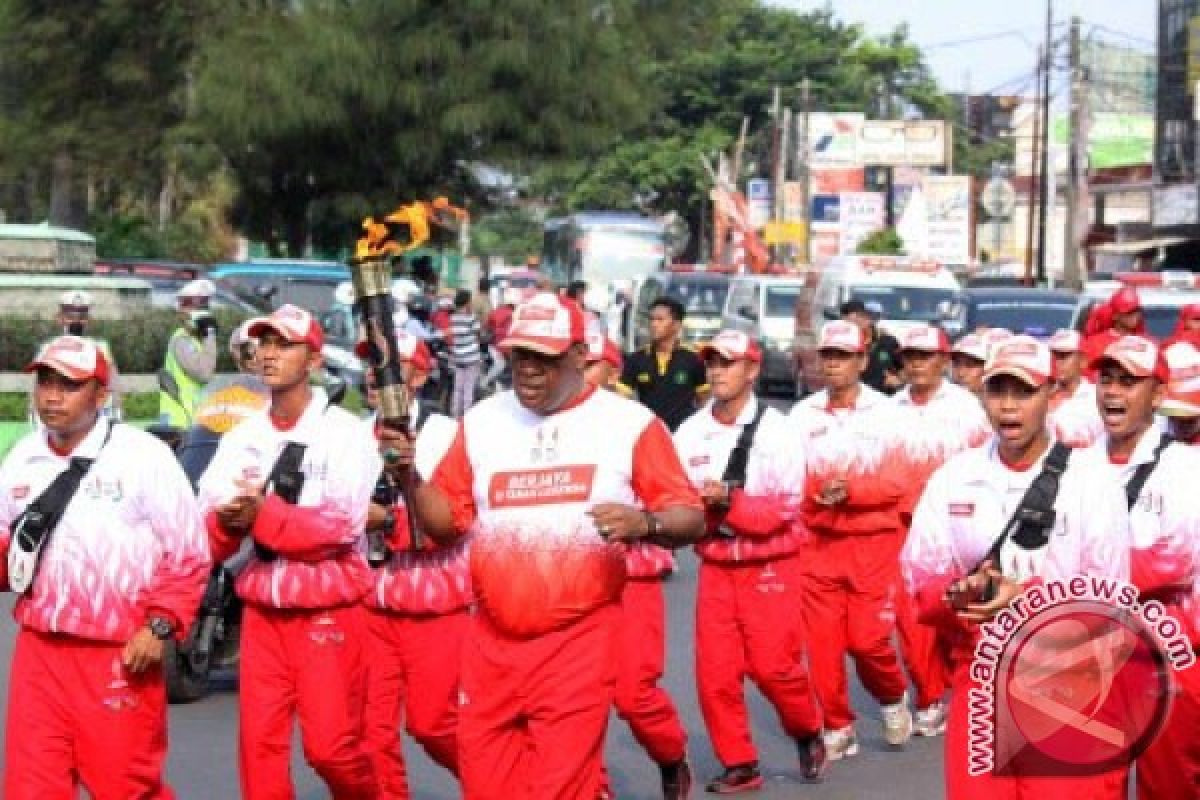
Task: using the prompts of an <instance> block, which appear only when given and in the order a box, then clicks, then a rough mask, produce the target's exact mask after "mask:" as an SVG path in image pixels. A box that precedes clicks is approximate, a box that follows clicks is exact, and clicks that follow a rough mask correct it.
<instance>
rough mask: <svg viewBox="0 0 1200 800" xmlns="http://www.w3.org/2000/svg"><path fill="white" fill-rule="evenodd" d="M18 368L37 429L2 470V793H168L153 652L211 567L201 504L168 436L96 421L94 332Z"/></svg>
mask: <svg viewBox="0 0 1200 800" xmlns="http://www.w3.org/2000/svg"><path fill="white" fill-rule="evenodd" d="M27 371H29V372H33V373H35V378H34V389H33V403H34V406H35V407H36V410H37V413H38V416H39V417H40V419H41V420H42V423H43V425H44V427H43V428H42V429H40V430H37V431H34V432H32V433H30V434H28V435H26V436H25V437H24V438H23V439H21V441H19V442H18V443H17V445H16V446H15V447H14V448H13V450H12V452H11V453H10V454H9V455H8V457H7V458H6V459H5V461H4V465H3V467H2V468H0V588H2V589H4V590H11V591H14V592H16V593H17V595H18V597H17V602H16V607H15V608H14V609H13V615H14V617H15V618H16V621H17V624H18V626H19V628H18V633H17V638H16V646H15V649H14V652H13V660H12V666H11V671H10V673H9V676H8V722H7V729H6V735H5V756H4V767H5V768H4V789H3V795H4V797H5V798H8V799H9V800H45V798H68V797H75V796H76V795H77V794H78V791H79V787H80V786H82V787H83V788H84V789H86V790H87V793H88V796H89V797H93V798H95V799H96V800H127V798H134V797H136V798H145V800H167V798H171V797H173V796H174V795H173V794H172V792H171V790H170V788H168V787H167V786H166V784H165V783H164V782H163V762H164V760H165V758H166V750H167V709H166V689H165V687H164V684H163V673H162V664H161V662H162V658H163V649H164V641H166V640H167V639H170V638H172V637H174V638H176V639H182V638H183V637H185V636H186V635H187V632H188V629H189V627H190V626H191V624H192V620H193V619H194V617H195V614H196V608H197V606H198V605H199V603H200V597H201V595H202V594H203V591H204V583H205V580H206V579H207V577H208V572H209V568H210V560H209V555H208V545H207V542H206V541H205V536H204V525H203V521H202V519H201V516H200V511H199V509H198V508H197V506H196V499H195V496H194V495H193V493H192V489H191V486H190V484H189V483H188V480H187V477H186V476H185V475H184V474H183V471H182V470H181V469H180V467H179V465H178V463H177V462H176V460H175V458H174V456H173V455H172V454H171V452H170V450H168V449H167V448H166V446H164V445H163V444H162V443H161V442H160V441H158V440H157V439H155V438H154V437H153V436H151V435H150V434H148V433H145V432H144V431H142V430H140V429H138V428H135V427H132V426H127V425H121V424H118V423H115V422H113V421H111V420H109V419H107V418H105V417H103V416H102V413H101V410H102V409H103V408H104V404H105V401H106V399H107V396H108V391H107V388H108V383H109V380H110V378H111V375H112V371H111V368H110V365H109V364H108V362H107V360H106V359H105V357H104V354H103V352H102V351H101V350H100V349H99V348H98V347H97V345H96V344H95V343H94V342H92V341H90V340H87V339H84V338H82V337H77V336H59V337H57V338H55V339H53V340H52V341H50V342H49V343H47V344H46V345H45V346H44V347H42V349H41V350H40V351H39V352H38V354H37V356H36V357H35V358H34V360H33V361H32V363H30V364H29V366H28V367H27ZM52 497H57V499H53V500H52V499H51V498H52Z"/></svg>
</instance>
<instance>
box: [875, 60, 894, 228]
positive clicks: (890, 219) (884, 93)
mask: <svg viewBox="0 0 1200 800" xmlns="http://www.w3.org/2000/svg"><path fill="white" fill-rule="evenodd" d="M891 88H892V87H891V82H890V81H888V80H887V79H886V78H880V79H879V118H880V119H891V118H892V98H891ZM883 176H884V185H883V214H884V224H885V225H886V226H887V227H889V228H894V227H896V209H895V208H893V207H892V195H893V194H895V191H896V168H895V167H892V166H890V165H889V166H885V167H884V168H883Z"/></svg>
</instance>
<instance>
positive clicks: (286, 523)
mask: <svg viewBox="0 0 1200 800" xmlns="http://www.w3.org/2000/svg"><path fill="white" fill-rule="evenodd" d="M287 442H298V443H301V444H305V445H307V449H306V450H305V453H304V461H303V464H302V470H303V472H304V487H303V489H302V491H301V493H300V502H299V503H297V504H296V505H294V506H293V505H289V504H288V503H285V502H284V501H283V500H281V499H280V498H279V497H277V496H275V495H268V496H267V498H266V500H265V501H264V502H263V504H262V507H261V509H260V510H259V513H258V518H257V519H256V520H255V522H254V527H253V529H252V531H251V535H252V536H253V537H254V539H255V540H256V541H257V542H259V543H261V544H263V545H265V546H267V547H268V548H270V549H271V550H273V551H274V552H275V553H276V554H277V557H276V558H275V559H274V560H272V561H262V560H261V559H259V558H258V556H257V555H255V556H253V557H251V559H250V561H249V563H248V564H247V565H246V568H245V569H244V570H243V571H242V573H241V574H240V575H239V576H238V580H237V590H238V594H239V596H240V597H241V598H242V599H243V600H244V601H246V602H247V603H252V604H254V605H257V606H260V607H265V608H279V609H310V610H311V609H322V608H337V607H340V606H348V605H352V604H354V603H357V602H358V601H360V600H361V599H362V598H363V596H364V595H365V594H366V593H367V591H368V589H369V588H370V586H371V581H372V578H371V574H370V573H371V571H370V568H369V567H368V566H367V560H366V557H365V555H364V550H365V538H364V534H363V530H364V526H365V525H366V519H367V506H368V504H369V503H370V500H371V494H372V492H373V491H374V489H375V482H376V479H377V478H378V477H379V471H380V470H381V469H382V467H383V461H382V459H381V458H380V457H379V453H378V452H377V450H376V447H375V446H374V443H373V442H372V440H371V439H370V438H369V437H367V436H364V435H363V428H362V420H360V419H358V418H356V417H354V416H353V415H351V414H350V413H349V412H347V411H345V410H344V409H342V408H340V407H338V406H335V405H331V404H330V403H329V399H328V398H327V397H326V395H325V393H324V392H322V391H321V390H320V389H313V397H312V400H311V401H310V402H309V404H308V408H306V409H305V410H304V413H303V414H301V415H300V418H299V419H298V420H296V424H295V425H294V426H293V427H292V428H291V429H290V430H279V429H277V428H276V427H275V424H274V423H273V422H272V421H271V418H270V416H269V412H263V413H261V414H256V415H254V416H252V417H250V418H249V419H247V420H246V421H245V422H243V423H242V424H241V425H239V426H238V427H236V428H234V429H233V430H232V431H230V432H229V433H228V434H226V435H225V436H224V437H223V438H222V439H221V444H220V446H219V447H218V448H217V453H216V455H215V456H214V457H213V461H212V464H211V465H209V468H208V470H207V471H206V472H205V473H204V476H203V477H202V478H201V480H200V487H199V489H200V507H201V509H202V510H203V511H204V513H205V515H206V518H205V522H206V523H207V526H208V532H209V537H210V541H211V542H212V545H213V556H214V558H217V559H219V560H223V559H225V558H228V557H229V556H230V555H232V554H233V553H234V552H236V550H237V549H238V547H239V546H240V543H241V538H240V537H237V536H232V535H230V534H229V533H228V532H227V531H224V530H222V529H221V527H220V525H219V523H218V522H217V519H216V513H215V509H216V507H217V506H219V505H221V504H223V503H227V502H229V501H230V500H232V499H233V498H234V497H235V496H236V495H237V494H238V488H237V486H236V485H235V481H237V480H247V481H252V482H255V483H258V484H261V483H263V482H265V481H266V479H267V476H268V475H269V474H270V472H271V468H272V467H273V466H274V465H275V461H276V460H277V459H278V457H279V455H280V453H282V452H283V449H284V446H285V445H286V443H287Z"/></svg>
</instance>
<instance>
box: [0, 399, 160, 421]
mask: <svg viewBox="0 0 1200 800" xmlns="http://www.w3.org/2000/svg"><path fill="white" fill-rule="evenodd" d="M121 407H122V408H123V409H124V412H125V419H127V420H134V419H158V392H134V393H132V394H127V395H125V396H124V397H122V398H121ZM27 419H29V395H28V394H26V393H25V392H0V422H23V421H25V420H27Z"/></svg>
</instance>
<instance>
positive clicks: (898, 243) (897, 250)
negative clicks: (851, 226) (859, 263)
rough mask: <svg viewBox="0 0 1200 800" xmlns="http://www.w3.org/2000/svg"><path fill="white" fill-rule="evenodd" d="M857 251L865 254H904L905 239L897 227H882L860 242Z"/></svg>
mask: <svg viewBox="0 0 1200 800" xmlns="http://www.w3.org/2000/svg"><path fill="white" fill-rule="evenodd" d="M855 252H857V253H858V254H859V255H864V256H867V255H870V256H902V255H904V239H903V238H901V236H900V234H899V233H898V232H897V231H896V229H895V228H880V229H879V230H877V231H875V232H874V233H872V234H871V235H870V236H868V237H866V238H865V239H863V240H862V241H861V242H859V243H858V249H857V250H856V251H855Z"/></svg>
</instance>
